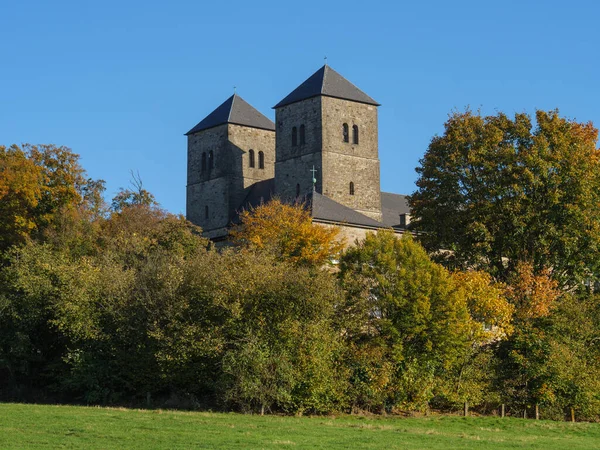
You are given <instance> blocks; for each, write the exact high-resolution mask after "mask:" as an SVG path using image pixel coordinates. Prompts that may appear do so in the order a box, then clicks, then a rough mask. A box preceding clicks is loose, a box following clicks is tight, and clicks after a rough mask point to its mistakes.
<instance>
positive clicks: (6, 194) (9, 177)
mask: <svg viewBox="0 0 600 450" xmlns="http://www.w3.org/2000/svg"><path fill="white" fill-rule="evenodd" d="M41 182H42V172H41V168H40V167H39V166H37V165H36V164H35V163H34V162H33V161H32V160H31V159H29V158H28V157H27V155H26V154H25V152H23V151H22V150H21V149H20V148H18V147H17V146H12V147H10V148H6V147H4V146H0V217H1V219H0V249H3V248H6V247H7V246H9V245H10V244H12V243H15V242H21V241H22V240H23V239H24V238H25V237H26V236H28V235H29V233H30V232H31V231H32V230H33V229H35V227H36V222H35V217H34V209H35V208H36V207H37V206H38V203H39V201H40V198H41V195H42V184H41Z"/></svg>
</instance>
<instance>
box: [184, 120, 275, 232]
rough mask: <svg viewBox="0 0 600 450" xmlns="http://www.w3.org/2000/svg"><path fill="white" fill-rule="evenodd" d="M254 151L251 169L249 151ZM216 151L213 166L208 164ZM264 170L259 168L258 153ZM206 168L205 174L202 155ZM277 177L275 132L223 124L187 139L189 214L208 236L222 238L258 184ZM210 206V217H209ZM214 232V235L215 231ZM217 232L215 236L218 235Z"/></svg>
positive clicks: (188, 216) (191, 219) (187, 210)
mask: <svg viewBox="0 0 600 450" xmlns="http://www.w3.org/2000/svg"><path fill="white" fill-rule="evenodd" d="M250 149H253V150H254V151H255V167H254V168H251V167H250V161H249V153H248V152H249V150H250ZM210 151H212V152H213V167H212V168H210V165H209V162H208V155H209V152H210ZM260 151H262V152H263V153H264V155H265V168H264V169H260V168H259V152H260ZM203 153H205V154H206V155H207V168H206V170H204V171H202V154H203ZM274 174H275V133H274V132H273V131H269V130H261V129H257V128H250V127H244V126H240V125H233V124H223V125H219V126H217V127H214V128H210V129H208V130H203V131H200V132H198V133H194V134H193V135H190V136H188V174H187V178H188V184H187V201H186V203H187V205H186V215H187V218H188V220H190V221H191V222H193V223H195V224H196V225H199V226H200V227H202V229H203V230H205V231H206V232H207V236H210V237H213V235H215V236H216V235H221V234H222V231H219V230H221V229H222V228H224V227H226V226H228V225H229V223H230V222H231V220H232V218H233V217H234V214H235V212H236V211H237V210H238V209H239V208H240V206H241V204H242V202H243V201H244V199H245V198H246V196H247V195H248V191H249V188H250V186H251V185H252V184H254V183H256V182H257V181H261V180H266V179H270V178H273V176H274ZM206 207H208V217H207V216H206ZM213 231H214V232H213ZM215 233H216V234H215Z"/></svg>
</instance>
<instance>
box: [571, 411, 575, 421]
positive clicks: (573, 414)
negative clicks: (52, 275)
mask: <svg viewBox="0 0 600 450" xmlns="http://www.w3.org/2000/svg"><path fill="white" fill-rule="evenodd" d="M571 422H575V409H574V408H571Z"/></svg>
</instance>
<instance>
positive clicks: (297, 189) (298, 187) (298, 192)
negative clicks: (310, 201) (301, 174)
mask: <svg viewBox="0 0 600 450" xmlns="http://www.w3.org/2000/svg"><path fill="white" fill-rule="evenodd" d="M296 197H300V183H298V184H297V185H296Z"/></svg>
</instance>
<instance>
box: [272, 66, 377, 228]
mask: <svg viewBox="0 0 600 450" xmlns="http://www.w3.org/2000/svg"><path fill="white" fill-rule="evenodd" d="M378 106H379V104H378V103H377V102H376V101H375V100H373V99H372V98H371V97H369V96H368V95H367V94H365V93H364V92H362V91H361V90H360V89H358V88H357V87H356V86H354V85H353V84H352V83H350V82H349V81H348V80H346V79H345V78H344V77H342V76H341V75H340V74H339V73H337V72H336V71H335V70H333V69H332V68H331V67H329V66H328V65H325V66H323V67H321V68H320V69H319V70H317V72H315V73H314V74H313V75H312V76H310V77H309V78H308V79H307V80H306V81H304V82H303V83H302V84H300V86H298V87H297V88H296V89H294V90H293V91H292V92H291V93H290V94H289V95H288V96H286V97H285V98H284V99H283V100H281V101H280V102H279V103H278V104H277V105H275V106H274V109H275V115H276V119H275V124H276V163H275V192H276V193H277V195H278V196H280V197H281V198H283V199H293V198H299V197H302V196H304V195H307V194H310V193H311V192H312V190H313V180H312V179H313V175H312V173H311V169H312V168H313V167H314V168H315V169H316V175H315V180H316V182H315V184H314V190H315V191H316V192H317V193H318V194H321V195H323V196H325V197H328V198H330V199H332V200H334V201H335V202H337V203H338V204H340V205H343V206H345V207H348V208H351V209H352V210H354V211H356V212H358V213H360V214H363V215H365V216H367V217H369V218H371V219H374V220H376V221H381V220H382V212H381V193H380V178H379V177H380V176H379V151H378V124H377V107H378Z"/></svg>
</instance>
